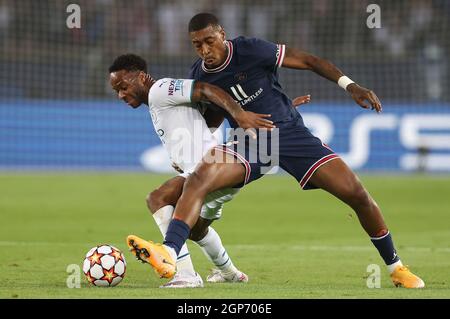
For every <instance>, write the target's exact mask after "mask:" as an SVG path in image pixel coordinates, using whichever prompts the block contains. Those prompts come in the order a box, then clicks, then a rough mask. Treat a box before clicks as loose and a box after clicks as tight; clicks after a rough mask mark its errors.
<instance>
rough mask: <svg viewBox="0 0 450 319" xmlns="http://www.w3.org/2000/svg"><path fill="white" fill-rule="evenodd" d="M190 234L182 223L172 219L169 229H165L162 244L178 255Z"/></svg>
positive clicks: (188, 229)
mask: <svg viewBox="0 0 450 319" xmlns="http://www.w3.org/2000/svg"><path fill="white" fill-rule="evenodd" d="M190 232H191V229H190V228H189V226H188V224H186V223H185V222H184V221H182V220H179V219H172V220H171V221H170V224H169V227H168V228H167V233H166V237H165V239H164V243H163V244H164V245H166V246H169V247H171V248H173V249H174V250H175V252H176V253H177V255H178V254H179V253H180V250H181V247H182V246H183V244H184V243H185V242H186V240H187V239H188V237H189V233H190Z"/></svg>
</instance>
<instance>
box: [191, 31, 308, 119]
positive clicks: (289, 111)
mask: <svg viewBox="0 0 450 319" xmlns="http://www.w3.org/2000/svg"><path fill="white" fill-rule="evenodd" d="M226 45H227V48H228V56H227V58H226V60H225V62H224V63H223V64H222V65H220V66H218V67H216V68H214V69H208V68H207V67H206V66H205V64H204V62H203V61H202V60H201V59H198V60H197V61H196V62H195V63H194V65H193V66H192V67H191V71H190V73H189V78H191V79H195V80H198V81H203V82H207V83H210V84H214V85H217V86H219V87H221V88H222V89H223V90H225V91H226V92H227V93H228V94H230V95H231V96H232V97H233V98H234V100H236V102H238V103H239V104H240V105H241V106H242V108H243V109H244V110H246V111H251V112H255V113H261V114H271V115H272V117H271V118H270V120H271V121H273V122H274V123H275V125H276V126H277V127H280V126H284V125H286V124H289V123H291V124H293V123H296V125H298V124H299V123H301V125H303V121H302V119H301V116H300V114H299V113H298V112H297V111H296V110H295V109H294V108H293V107H292V102H291V100H290V99H289V97H288V96H287V95H286V94H285V93H284V92H283V89H282V88H281V85H280V83H279V82H278V72H277V70H278V68H279V67H281V65H282V63H283V59H284V53H285V46H284V45H283V44H274V43H271V42H268V41H264V40H261V39H256V38H246V37H238V38H236V39H234V40H231V41H227V42H226ZM226 117H227V119H228V121H229V122H230V125H231V126H232V127H237V124H236V122H235V121H234V120H233V118H232V117H231V116H230V115H229V114H226Z"/></svg>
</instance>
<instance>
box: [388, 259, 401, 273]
mask: <svg viewBox="0 0 450 319" xmlns="http://www.w3.org/2000/svg"><path fill="white" fill-rule="evenodd" d="M398 266H403V263H402V261H401V260H399V261H397V262H395V263H393V264H391V265H387V269H388V271H389V273H390V274H392V273H393V272H394V270H395V268H397V267H398Z"/></svg>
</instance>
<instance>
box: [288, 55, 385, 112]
mask: <svg viewBox="0 0 450 319" xmlns="http://www.w3.org/2000/svg"><path fill="white" fill-rule="evenodd" d="M283 67H286V68H291V69H299V70H311V71H313V72H315V73H317V74H319V75H320V76H323V77H324V78H326V79H328V80H330V81H333V82H335V83H337V84H339V86H341V87H343V88H344V89H345V90H347V91H348V92H349V93H350V94H351V96H352V98H353V100H355V102H356V103H357V104H358V105H360V106H361V107H363V108H366V109H368V108H369V105H368V104H367V102H369V103H370V105H371V108H372V109H375V110H376V111H377V112H378V113H379V112H381V111H382V107H381V103H380V100H379V99H378V97H377V96H376V95H375V93H374V92H373V91H371V90H369V89H366V88H364V87H362V86H359V85H358V84H356V83H355V82H353V81H352V80H350V79H349V78H348V77H346V76H345V75H344V74H343V73H342V71H341V70H339V69H338V68H337V67H336V66H335V65H334V64H332V63H331V62H330V61H327V60H325V59H322V58H320V57H317V56H315V55H312V54H310V53H308V52H305V51H301V50H297V49H293V48H286V54H285V56H284V60H283ZM366 101H367V102H366Z"/></svg>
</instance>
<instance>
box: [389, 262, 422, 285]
mask: <svg viewBox="0 0 450 319" xmlns="http://www.w3.org/2000/svg"><path fill="white" fill-rule="evenodd" d="M391 279H392V282H393V283H394V285H395V286H396V287H404V288H424V287H425V283H424V282H423V280H422V279H420V278H419V277H417V276H416V275H414V274H413V273H412V272H411V271H410V270H409V269H408V267H407V266H397V268H395V270H394V271H393V272H392V274H391Z"/></svg>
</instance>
